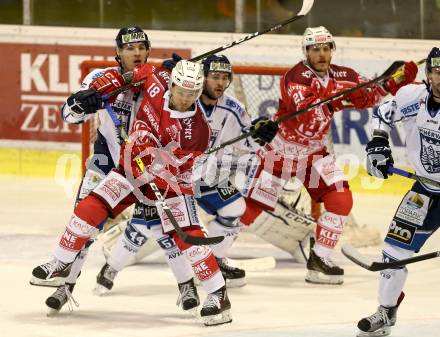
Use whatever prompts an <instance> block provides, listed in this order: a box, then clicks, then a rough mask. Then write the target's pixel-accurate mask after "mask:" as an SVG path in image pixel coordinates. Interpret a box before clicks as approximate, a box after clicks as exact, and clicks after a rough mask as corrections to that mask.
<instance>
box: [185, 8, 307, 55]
mask: <svg viewBox="0 0 440 337" xmlns="http://www.w3.org/2000/svg"><path fill="white" fill-rule="evenodd" d="M313 2H314V0H303V4H302V6H301V10H300V11H299V12H298V14H296V15H295V16H293V17H291V18H290V19H287V20H285V21H283V22H280V23H278V24H276V25H275V26H272V27H270V28H268V29H266V30H263V31H262V32H255V33H252V34H249V35H246V36H244V37H242V38H241V39H238V40H235V41H233V42H230V43H226V44H224V45H223V46H221V47H218V48H216V49H213V50H211V51H208V52H206V53H204V54H202V55H199V56H196V57H193V58H192V59H191V60H190V61H192V62H196V61H199V60H201V59H204V58H205V57H207V56H209V55H213V54H217V53H219V52H221V51H223V50H226V49H229V48H232V47H234V46H236V45H238V44H240V43H243V42H245V41H249V40H251V39H253V38H254V37H257V36H260V35H263V34H267V33H270V32H273V31H276V30H278V29H280V28H281V27H284V26H286V25H288V24H289V23H292V22H294V21H296V20H299V19H301V18H303V17H304V16H306V15H307V14H308V13H309V12H310V9H311V8H312V6H313Z"/></svg>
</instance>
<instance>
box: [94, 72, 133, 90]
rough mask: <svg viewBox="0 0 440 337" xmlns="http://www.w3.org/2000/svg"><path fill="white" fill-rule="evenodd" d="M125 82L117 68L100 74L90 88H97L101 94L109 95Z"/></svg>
mask: <svg viewBox="0 0 440 337" xmlns="http://www.w3.org/2000/svg"><path fill="white" fill-rule="evenodd" d="M124 84H125V80H124V78H123V77H122V75H121V74H120V73H119V72H118V71H117V70H116V69H110V70H107V71H106V72H105V73H104V75H102V76H99V77H98V78H96V79H94V80H93V81H92V83H90V88H91V89H95V90H96V91H97V92H98V93H99V94H101V96H102V95H108V94H110V93H111V92H112V91H115V90H116V89H119V88H120V87H122V86H123V85H124Z"/></svg>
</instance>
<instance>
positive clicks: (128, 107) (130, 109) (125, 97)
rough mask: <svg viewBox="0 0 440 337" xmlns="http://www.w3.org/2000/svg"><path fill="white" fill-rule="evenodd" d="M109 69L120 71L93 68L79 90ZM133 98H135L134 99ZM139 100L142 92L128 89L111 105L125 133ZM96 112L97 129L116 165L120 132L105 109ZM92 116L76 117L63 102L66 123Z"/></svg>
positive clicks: (80, 121) (82, 120)
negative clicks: (138, 92)
mask: <svg viewBox="0 0 440 337" xmlns="http://www.w3.org/2000/svg"><path fill="white" fill-rule="evenodd" d="M109 69H117V70H118V71H119V72H121V69H120V68H119V67H109V68H106V69H95V70H93V71H92V72H90V73H89V74H88V75H87V76H86V77H85V78H84V80H83V82H82V84H81V87H80V89H79V90H85V89H88V88H89V86H90V83H91V82H92V81H93V80H94V79H96V78H97V77H99V76H101V75H103V74H104V73H105V72H106V71H107V70H109ZM136 96H138V97H136ZM135 98H137V99H136V100H135ZM141 102H142V93H140V94H135V93H134V92H133V91H131V90H129V91H125V92H123V93H120V94H119V95H118V96H117V97H116V100H115V102H114V103H113V104H112V105H111V106H112V108H113V111H114V112H115V113H116V115H117V116H118V119H119V120H120V121H121V123H122V125H123V127H124V129H125V131H126V133H127V134H128V133H129V130H130V128H131V126H132V124H133V121H134V117H135V116H136V112H137V110H138V107H139V105H140V103H141ZM96 113H97V114H98V119H99V127H98V130H99V132H100V133H101V134H102V135H103V136H104V138H105V140H106V141H107V146H108V149H109V152H110V154H111V156H112V159H113V162H114V163H115V164H116V165H117V163H118V162H119V153H120V144H121V143H122V138H121V135H120V132H119V130H118V128H116V127H115V125H114V123H113V121H112V119H111V117H110V115H109V113H108V112H107V110H105V109H101V110H98V111H97V112H96ZM94 116H95V115H94V114H88V115H85V116H84V117H82V118H76V117H74V115H73V114H72V113H71V110H70V108H69V107H68V105H67V104H64V106H63V108H62V117H63V119H64V120H65V121H66V122H67V123H75V124H78V123H83V122H84V121H86V120H87V119H90V118H92V117H94Z"/></svg>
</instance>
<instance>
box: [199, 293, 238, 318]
mask: <svg viewBox="0 0 440 337" xmlns="http://www.w3.org/2000/svg"><path fill="white" fill-rule="evenodd" d="M230 309H231V302H229V298H228V294H227V292H226V286H223V287H221V288H220V289H219V290H217V291H215V292H213V293H211V294H208V296H207V297H206V299H205V302H204V303H203V308H202V310H201V311H200V316H201V318H202V321H203V324H205V325H206V326H211V325H220V324H225V323H230V322H232V317H231V313H230Z"/></svg>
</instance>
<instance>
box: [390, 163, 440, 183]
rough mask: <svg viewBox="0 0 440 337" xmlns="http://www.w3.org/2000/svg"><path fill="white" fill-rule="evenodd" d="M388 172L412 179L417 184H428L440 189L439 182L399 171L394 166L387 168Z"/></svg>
mask: <svg viewBox="0 0 440 337" xmlns="http://www.w3.org/2000/svg"><path fill="white" fill-rule="evenodd" d="M388 172H389V173H395V174H398V175H399V176H402V177H406V178H409V179H414V180H416V181H418V182H419V183H422V184H429V185H433V186H435V187H438V188H440V182H438V181H437V180H433V179H430V178H426V177H422V176H419V175H417V174H414V173H411V172H408V171H404V170H401V169H399V168H397V167H394V166H390V167H388Z"/></svg>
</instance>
